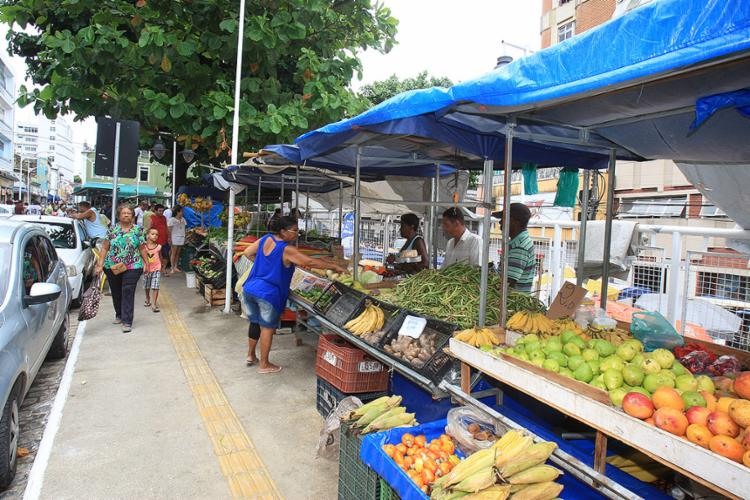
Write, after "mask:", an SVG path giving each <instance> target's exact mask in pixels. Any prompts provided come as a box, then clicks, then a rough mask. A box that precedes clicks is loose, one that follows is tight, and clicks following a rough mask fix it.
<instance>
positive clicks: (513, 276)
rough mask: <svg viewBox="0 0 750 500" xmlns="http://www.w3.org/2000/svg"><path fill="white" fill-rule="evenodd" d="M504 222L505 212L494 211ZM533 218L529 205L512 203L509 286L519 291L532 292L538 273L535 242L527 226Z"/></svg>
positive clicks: (507, 274)
mask: <svg viewBox="0 0 750 500" xmlns="http://www.w3.org/2000/svg"><path fill="white" fill-rule="evenodd" d="M492 215H493V216H494V217H498V218H499V219H500V221H501V223H502V221H503V212H494V213H493V214H492ZM529 219H531V211H530V210H529V207H527V206H526V205H524V204H523V203H511V204H510V233H509V236H510V243H509V244H508V272H507V273H506V276H507V278H508V286H509V287H510V288H511V289H513V290H516V291H518V292H523V293H531V288H532V287H533V285H534V275H535V274H536V256H535V255H534V242H533V241H531V237H530V236H529V231H528V230H527V226H528V224H529Z"/></svg>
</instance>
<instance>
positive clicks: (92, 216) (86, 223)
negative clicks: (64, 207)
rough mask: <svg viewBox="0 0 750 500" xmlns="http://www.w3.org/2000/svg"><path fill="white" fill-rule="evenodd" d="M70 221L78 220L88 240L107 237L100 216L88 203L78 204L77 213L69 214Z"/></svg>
mask: <svg viewBox="0 0 750 500" xmlns="http://www.w3.org/2000/svg"><path fill="white" fill-rule="evenodd" d="M70 218H71V219H77V220H80V221H81V222H82V223H83V228H84V229H85V230H86V234H87V235H88V237H89V238H92V239H93V238H105V237H106V236H107V225H106V224H105V223H104V221H103V220H102V215H101V214H99V212H98V211H97V210H96V209H95V208H94V207H92V206H91V203H89V202H88V201H85V200H84V201H82V202H80V203H78V213H77V214H76V213H74V214H70Z"/></svg>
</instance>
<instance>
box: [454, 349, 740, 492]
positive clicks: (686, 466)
mask: <svg viewBox="0 0 750 500" xmlns="http://www.w3.org/2000/svg"><path fill="white" fill-rule="evenodd" d="M450 353H451V355H452V356H454V357H455V358H457V359H458V360H460V361H461V362H462V370H461V376H462V381H461V382H462V389H463V390H464V392H467V393H468V390H469V385H470V377H471V369H472V368H473V369H476V370H479V371H481V372H482V373H484V374H485V375H487V376H489V377H492V378H494V379H496V380H498V381H500V382H502V383H504V384H507V385H509V386H511V387H514V388H515V389H517V390H519V391H521V392H524V393H526V394H528V395H529V396H531V397H533V398H535V399H537V400H538V401H540V402H542V403H544V404H546V405H548V406H550V407H552V408H555V409H556V410H558V411H560V412H562V413H564V414H566V415H568V416H570V417H572V418H574V419H576V420H578V421H580V422H582V423H584V424H586V425H588V426H590V427H592V428H594V429H596V430H597V438H596V451H595V469H597V470H598V471H603V470H604V463H605V461H604V457H605V456H606V446H607V436H610V437H613V438H615V439H617V440H619V441H621V442H623V443H625V444H627V445H629V446H632V447H633V448H635V449H637V450H639V451H641V452H643V453H645V454H646V455H648V456H650V457H651V458H653V459H654V460H657V461H659V462H661V463H663V464H665V465H666V466H668V467H670V468H672V469H674V470H676V471H677V472H679V473H681V474H683V475H685V476H687V477H689V478H691V479H693V480H695V481H697V482H699V483H701V484H703V485H705V486H707V487H708V488H711V489H712V490H715V491H717V492H718V493H720V494H722V495H726V496H728V497H731V498H746V497H747V492H749V491H750V469H749V468H747V467H745V466H744V465H742V464H739V463H736V462H734V461H732V460H729V459H727V458H724V457H722V456H719V455H717V454H715V453H713V452H711V451H709V450H707V449H705V448H702V447H700V446H698V445H696V444H694V443H691V442H689V441H687V440H684V439H680V438H677V437H675V436H673V435H672V434H670V433H668V432H666V431H664V430H661V429H659V428H656V427H653V426H651V425H648V424H646V423H644V422H642V421H639V420H637V419H635V418H633V417H630V416H629V415H627V414H625V413H624V412H622V411H621V410H619V409H618V408H615V407H614V406H612V405H610V404H607V403H605V402H602V401H600V400H596V399H594V398H592V397H590V395H589V394H586V393H583V392H581V391H579V390H576V388H575V387H571V386H570V385H564V384H560V383H557V382H555V381H554V380H550V379H549V378H545V377H543V376H540V375H539V374H537V373H535V372H534V371H532V370H528V369H526V368H524V367H522V366H519V365H518V364H516V363H513V362H510V361H508V360H504V359H500V358H497V357H494V356H491V355H490V354H487V353H485V352H482V351H481V350H479V349H477V348H475V347H472V346H470V345H468V344H465V343H463V342H460V341H457V340H456V339H451V341H450Z"/></svg>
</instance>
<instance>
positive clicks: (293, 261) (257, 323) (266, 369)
mask: <svg viewBox="0 0 750 500" xmlns="http://www.w3.org/2000/svg"><path fill="white" fill-rule="evenodd" d="M272 231H273V232H272V233H269V234H266V235H265V236H263V237H262V238H260V239H259V240H257V241H256V242H254V243H253V244H252V245H250V246H249V247H248V248H247V249H246V250H245V251H244V252H243V255H244V256H245V257H247V258H253V257H254V263H253V267H252V270H251V271H250V276H248V278H247V281H245V284H244V286H243V287H242V290H243V292H244V294H245V300H246V303H247V308H248V311H249V314H248V316H249V319H250V327H249V329H248V351H247V364H248V366H249V365H253V364H255V363H256V362H257V361H258V359H257V357H256V355H255V348H256V346H257V344H258V343H260V367H259V368H258V373H264V374H265V373H276V372H279V371H281V367H280V366H276V365H274V364H272V363H271V362H270V361H269V360H268V355H269V353H270V352H271V343H272V341H273V335H274V334H275V333H276V329H277V328H278V326H279V319H280V318H281V313H282V312H283V311H284V308H285V307H286V300H287V297H288V296H289V284H290V283H291V281H292V275H293V274H294V267H295V265H296V266H304V267H308V268H312V267H314V268H317V269H332V270H334V271H337V272H345V271H346V269H345V268H343V267H341V266H339V265H338V264H336V263H334V262H331V261H327V260H323V259H316V258H313V257H309V256H307V255H305V254H303V253H302V252H300V251H299V250H298V249H297V247H295V246H294V245H290V244H289V243H290V242H292V241H295V240H296V239H297V237H298V235H299V227H298V226H297V219H295V218H293V217H289V216H283V217H279V218H278V219H277V220H276V221H275V223H274V227H273V228H272Z"/></svg>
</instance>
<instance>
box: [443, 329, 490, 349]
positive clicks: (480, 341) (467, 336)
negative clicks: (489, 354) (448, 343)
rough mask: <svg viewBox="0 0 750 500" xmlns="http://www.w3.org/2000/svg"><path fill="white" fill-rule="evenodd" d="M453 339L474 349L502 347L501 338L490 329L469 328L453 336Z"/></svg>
mask: <svg viewBox="0 0 750 500" xmlns="http://www.w3.org/2000/svg"><path fill="white" fill-rule="evenodd" d="M453 338H454V339H456V340H460V341H461V342H465V343H467V344H469V345H473V346H474V347H479V346H483V345H500V337H498V335H497V334H496V333H495V332H493V331H492V330H490V329H489V328H476V327H474V328H469V329H467V330H461V331H459V332H456V333H454V334H453Z"/></svg>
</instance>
